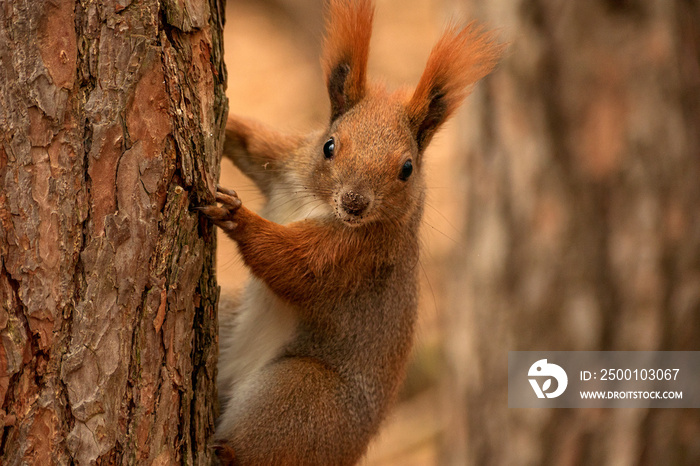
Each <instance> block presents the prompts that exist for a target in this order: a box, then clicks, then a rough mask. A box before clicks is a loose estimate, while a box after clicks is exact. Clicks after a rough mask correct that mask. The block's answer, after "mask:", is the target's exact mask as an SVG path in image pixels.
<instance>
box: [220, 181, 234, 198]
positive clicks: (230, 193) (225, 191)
mask: <svg viewBox="0 0 700 466" xmlns="http://www.w3.org/2000/svg"><path fill="white" fill-rule="evenodd" d="M216 190H217V191H218V192H220V193H223V194H226V195H227V196H232V197H238V194H236V191H234V190H233V189H228V188H224V187H223V186H221V185H218V184H217V185H216Z"/></svg>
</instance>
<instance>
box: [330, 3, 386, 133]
mask: <svg viewBox="0 0 700 466" xmlns="http://www.w3.org/2000/svg"><path fill="white" fill-rule="evenodd" d="M373 17H374V8H373V6H372V2H371V1H370V0H331V1H330V3H329V7H328V14H327V17H326V39H325V43H324V49H323V58H322V63H323V69H324V72H325V75H326V85H327V87H328V95H329V97H330V101H331V122H333V121H335V119H336V118H338V117H339V116H341V115H342V114H344V113H345V112H347V111H348V110H350V108H352V107H353V106H354V105H355V104H356V103H357V102H359V101H360V100H362V98H363V97H364V95H365V88H366V81H367V77H366V74H367V57H368V56H369V40H370V36H371V35H372V19H373Z"/></svg>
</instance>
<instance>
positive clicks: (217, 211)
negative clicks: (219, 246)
mask: <svg viewBox="0 0 700 466" xmlns="http://www.w3.org/2000/svg"><path fill="white" fill-rule="evenodd" d="M216 202H218V203H220V204H221V205H208V206H202V207H197V210H198V211H200V212H202V213H203V214H204V215H206V216H207V217H209V220H211V221H212V222H214V224H215V225H217V226H218V227H219V228H221V229H222V230H224V231H231V230H234V229H235V228H236V227H237V226H238V224H237V223H236V222H235V221H234V217H235V215H236V212H237V211H238V209H239V208H240V207H241V200H240V199H238V195H237V194H236V192H235V191H233V190H231V189H226V188H224V187H222V186H217V187H216Z"/></svg>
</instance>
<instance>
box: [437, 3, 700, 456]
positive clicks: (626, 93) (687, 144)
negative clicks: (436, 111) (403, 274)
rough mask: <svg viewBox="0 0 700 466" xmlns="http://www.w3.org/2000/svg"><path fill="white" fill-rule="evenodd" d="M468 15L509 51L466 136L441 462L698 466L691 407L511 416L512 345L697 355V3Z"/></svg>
mask: <svg viewBox="0 0 700 466" xmlns="http://www.w3.org/2000/svg"><path fill="white" fill-rule="evenodd" d="M462 4H463V6H464V7H465V15H466V16H467V17H471V18H475V19H481V20H486V21H487V22H489V23H490V24H491V25H493V26H498V27H502V28H503V33H504V35H506V36H507V39H509V40H511V41H512V45H511V47H510V50H509V56H508V57H507V59H506V60H505V61H504V63H503V64H502V65H501V67H500V69H499V70H498V71H497V72H496V73H495V74H494V75H493V76H492V77H491V78H490V79H489V80H487V81H486V83H485V84H484V85H483V86H481V87H480V88H479V89H478V90H477V93H476V94H475V95H474V96H472V98H471V100H470V107H469V108H467V111H466V112H464V114H463V117H462V118H463V119H462V121H461V123H460V124H461V125H462V142H461V144H462V148H463V155H464V157H463V160H464V163H463V166H462V169H461V176H462V177H463V179H464V180H465V181H464V183H465V184H464V191H465V192H467V193H468V199H467V202H466V212H465V218H466V221H465V222H466V223H465V225H466V226H465V228H464V233H463V236H462V241H461V242H462V243H463V246H462V248H461V249H460V251H459V253H457V254H456V255H455V256H456V259H455V261H454V264H453V266H454V270H453V271H452V273H451V277H452V278H451V280H450V283H449V285H448V287H449V297H450V305H449V310H448V316H447V325H446V326H445V328H446V332H447V340H448V344H447V351H446V353H447V359H448V363H449V366H450V369H451V374H452V377H451V383H450V387H449V390H450V393H451V395H452V397H454V398H450V399H454V400H456V403H457V406H455V405H454V404H451V405H450V407H449V408H450V409H449V413H450V414H452V417H451V423H450V426H449V428H448V430H447V434H446V436H445V448H444V460H445V464H455V465H463V464H478V465H484V464H517V465H526V464H562V465H569V464H614V465H633V464H635V465H636V464H649V465H654V464H688V465H690V464H700V412H699V411H698V410H681V409H675V410H642V409H637V410H630V409H618V410H594V409H581V410H514V409H512V410H509V409H508V408H507V406H508V404H507V351H508V350H700V209H699V208H698V206H699V205H700V65H699V63H700V29H699V25H700V4H699V3H698V2H697V1H686V0H658V1H657V0H627V1H612V0H595V1H586V2H572V1H569V0H521V1H510V0H508V1H490V2H476V1H466V2H463V3H462ZM455 413H457V415H456V416H455V415H454V414H455Z"/></svg>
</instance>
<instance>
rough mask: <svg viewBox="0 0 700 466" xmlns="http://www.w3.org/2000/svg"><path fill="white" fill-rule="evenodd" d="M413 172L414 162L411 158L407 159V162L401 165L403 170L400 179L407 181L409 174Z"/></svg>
mask: <svg viewBox="0 0 700 466" xmlns="http://www.w3.org/2000/svg"><path fill="white" fill-rule="evenodd" d="M411 173H413V163H412V162H411V161H410V160H406V163H404V164H403V167H401V172H400V173H399V179H400V180H401V181H406V180H407V179H408V177H409V176H411Z"/></svg>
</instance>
